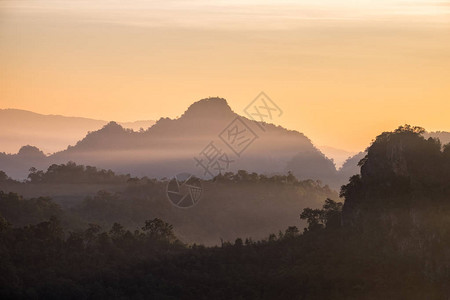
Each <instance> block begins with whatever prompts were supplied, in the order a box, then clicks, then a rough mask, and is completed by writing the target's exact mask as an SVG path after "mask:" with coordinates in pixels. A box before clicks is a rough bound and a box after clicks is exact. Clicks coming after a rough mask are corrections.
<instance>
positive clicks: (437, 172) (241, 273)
mask: <svg viewBox="0 0 450 300" xmlns="http://www.w3.org/2000/svg"><path fill="white" fill-rule="evenodd" d="M360 165H361V175H359V176H354V177H352V178H351V180H350V182H349V183H348V184H347V185H345V186H344V187H343V188H342V191H341V195H342V196H343V197H345V202H344V205H343V208H342V205H341V204H339V203H338V202H336V201H333V200H331V199H327V200H326V201H325V204H324V205H323V207H322V208H307V209H304V210H303V212H301V211H299V212H298V215H299V216H300V217H301V218H302V219H304V220H306V222H307V227H306V228H305V229H304V230H303V232H300V230H299V229H298V228H297V227H296V226H294V225H295V224H293V226H290V227H288V228H287V229H286V230H285V231H283V232H279V233H278V234H272V235H270V236H268V237H267V238H266V239H263V240H259V241H256V242H255V241H253V240H252V239H251V238H246V239H244V240H243V239H240V238H238V239H236V240H235V241H233V242H227V241H224V242H223V243H222V245H221V246H217V247H204V246H200V245H195V244H192V245H186V244H183V243H181V242H180V241H179V240H178V239H177V238H176V236H175V235H174V231H173V230H174V228H173V227H172V225H169V224H168V223H166V222H165V221H163V220H161V219H158V218H154V219H150V220H147V221H145V222H143V223H142V224H141V228H140V229H139V230H136V231H130V230H126V229H125V228H124V227H123V226H122V225H120V224H118V223H116V224H113V226H111V227H110V228H108V229H107V230H102V229H101V228H100V227H99V226H98V225H95V224H91V225H89V227H88V228H85V229H84V230H82V231H71V232H64V231H63V229H62V228H63V224H62V222H61V221H59V220H58V219H56V218H54V217H50V218H49V219H48V221H45V222H41V223H39V224H37V225H30V226H25V227H21V228H14V227H12V226H10V225H8V223H7V221H6V220H5V219H3V220H2V222H1V225H0V230H1V231H0V245H1V247H0V255H1V257H2V260H1V266H0V267H1V270H2V272H1V273H0V296H1V298H2V299H8V298H10V299H24V298H26V299H28V298H33V299H63V298H64V299H128V298H133V299H448V298H449V296H450V289H449V286H448V282H449V280H450V277H449V274H450V272H449V271H450V259H449V257H450V250H449V249H450V232H449V230H448V228H450V224H449V218H448V215H449V212H450V184H449V182H450V145H446V146H444V147H442V146H441V145H440V143H439V142H438V141H436V140H433V139H425V138H424V137H423V136H422V129H420V128H417V127H414V128H413V127H410V126H403V127H400V128H399V129H397V130H396V131H394V132H386V133H383V134H381V135H380V136H378V137H377V139H376V140H375V142H374V143H373V144H372V146H371V147H370V148H369V149H368V154H367V156H366V157H365V158H364V159H363V160H361V162H360ZM3 177H4V176H3ZM4 180H8V179H7V178H6V179H5V178H4ZM8 195H9V194H8ZM8 195H6V194H3V195H2V201H5V200H4V199H8V198H9V197H12V196H11V195H9V196H8ZM324 200H325V199H324ZM41 207H42V205H41ZM341 209H342V211H341ZM62 220H64V219H62Z"/></svg>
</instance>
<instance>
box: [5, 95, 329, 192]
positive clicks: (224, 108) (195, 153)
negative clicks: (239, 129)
mask: <svg viewBox="0 0 450 300" xmlns="http://www.w3.org/2000/svg"><path fill="white" fill-rule="evenodd" d="M237 117H238V115H237V114H236V113H235V112H233V111H232V109H231V108H230V107H229V105H228V103H227V102H226V100H225V99H222V98H208V99H203V100H200V101H198V102H195V103H194V104H192V105H191V106H190V107H189V108H188V109H187V110H186V112H185V113H184V114H183V115H182V116H181V117H179V118H178V119H169V118H161V119H160V120H158V121H157V122H156V123H155V125H153V126H152V127H150V128H149V129H147V130H145V131H142V132H133V131H131V130H127V129H124V128H123V127H122V126H121V125H119V124H117V123H115V122H110V123H108V124H107V125H105V126H104V127H103V128H102V129H100V130H97V131H94V132H90V133H89V134H87V135H86V136H85V137H84V138H83V139H82V140H80V141H79V142H78V143H76V144H75V145H74V146H69V147H68V148H67V149H66V150H64V151H60V152H57V153H55V154H53V155H50V156H48V157H46V158H43V159H42V160H41V161H40V162H36V161H32V162H31V161H30V162H29V163H28V164H27V163H26V161H22V162H21V164H20V166H21V167H20V170H19V169H18V168H16V167H13V166H11V165H10V164H9V165H8V164H5V163H4V162H5V161H8V160H9V161H13V160H14V159H13V158H12V156H11V155H3V156H0V163H1V166H0V169H5V170H4V171H6V172H7V174H8V175H10V176H11V177H15V178H18V177H19V178H24V177H25V176H26V174H27V171H28V168H30V167H32V166H34V167H36V168H46V166H48V165H50V164H53V163H66V162H67V161H74V162H76V163H79V164H88V165H95V166H97V167H100V168H107V169H112V170H114V171H116V172H119V173H131V174H132V175H136V176H150V177H160V178H161V177H169V176H170V177H171V176H173V175H175V174H177V173H179V172H191V173H194V174H197V175H199V176H202V175H204V174H205V173H204V170H203V169H202V168H201V167H200V166H196V161H195V160H194V157H196V158H198V159H200V158H201V157H202V156H201V154H200V152H202V150H204V149H205V148H206V147H207V146H208V144H210V143H211V142H213V145H214V146H216V147H218V148H219V149H220V150H221V151H222V153H226V154H227V156H228V159H229V161H231V162H229V167H228V168H227V169H224V170H222V172H225V171H237V170H238V169H245V170H248V171H249V172H258V173H265V174H268V175H271V174H276V173H286V172H287V171H289V170H290V171H292V172H293V173H294V175H295V176H297V177H298V178H299V179H314V180H315V179H320V180H322V181H323V182H324V183H328V182H330V183H332V182H333V180H334V179H335V176H336V175H337V174H336V169H335V167H334V164H333V162H332V161H331V160H330V159H328V158H326V157H325V156H324V155H323V154H322V153H321V152H320V151H319V150H318V149H317V148H315V147H314V145H313V144H312V142H311V141H310V140H309V139H308V138H307V137H306V136H305V135H304V134H302V133H299V132H297V131H291V130H287V129H285V128H282V127H280V126H275V125H273V124H267V123H258V122H256V121H252V120H249V119H247V118H244V117H241V118H240V120H241V122H243V123H244V124H245V125H244V126H247V128H248V130H249V131H252V132H253V134H254V135H256V136H257V138H256V139H255V140H254V142H253V143H252V144H250V145H249V146H248V147H247V148H246V149H245V151H243V152H242V153H241V154H240V157H239V156H238V155H236V154H235V153H234V152H233V151H232V149H231V148H230V147H229V146H227V144H226V143H225V142H224V141H223V140H222V139H221V138H220V137H219V135H221V133H222V137H223V138H225V140H226V138H227V137H228V135H229V134H230V132H228V131H225V129H226V128H229V129H230V128H231V127H232V126H233V125H232V126H231V127H230V124H231V123H232V122H233V121H234V120H235V119H236V118H237ZM261 128H263V130H262V129H261ZM247 132H248V131H247ZM4 165H8V168H4V167H3V166H4ZM25 166H26V168H25ZM224 167H225V166H224Z"/></svg>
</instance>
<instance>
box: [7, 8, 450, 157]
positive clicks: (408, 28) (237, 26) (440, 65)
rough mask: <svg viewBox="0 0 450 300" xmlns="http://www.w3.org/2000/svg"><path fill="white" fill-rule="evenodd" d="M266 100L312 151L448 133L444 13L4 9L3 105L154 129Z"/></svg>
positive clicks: (449, 46)
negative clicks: (203, 107)
mask: <svg viewBox="0 0 450 300" xmlns="http://www.w3.org/2000/svg"><path fill="white" fill-rule="evenodd" d="M261 91H264V92H265V93H266V94H267V95H269V96H270V97H271V99H272V100H273V101H274V102H276V104H277V105H278V106H279V107H280V108H281V109H282V110H283V115H282V116H281V117H280V118H278V119H276V120H274V122H275V123H276V124H278V125H281V126H284V127H286V128H289V129H294V130H298V131H300V132H303V133H305V134H306V135H307V136H308V137H310V138H311V139H312V140H313V142H314V143H315V144H316V145H327V146H331V147H335V148H340V149H345V150H347V151H360V150H362V149H364V148H365V147H367V146H368V145H369V143H370V141H371V140H372V139H373V138H374V137H375V136H376V135H377V134H379V133H381V132H382V131H385V130H393V129H395V128H396V127H398V126H399V125H401V124H405V123H408V124H412V125H418V126H422V127H425V128H426V129H427V130H430V131H435V130H442V131H450V118H448V115H449V112H450V101H449V100H450V2H449V1H433V0H431V1H422V0H417V1H392V0H377V1H370V0H360V1H338V0H315V1H312V0H303V1H282V0H281V1H275V0H266V1H263V0H261V1H236V0H228V1H218V0H210V1H205V0H165V1H159V0H157V1H141V0H127V1H116V0H88V1H84V0H77V1H69V0H55V1H40V0H12V1H10V0H0V108H18V109H25V110H31V111H34V112H38V113H43V114H60V115H67V116H82V117H89V118H96V119H103V120H116V121H134V120H149V119H150V120H156V119H159V118H160V117H171V118H175V117H177V116H180V115H181V114H182V113H183V112H184V111H185V110H186V108H187V107H188V106H189V105H190V104H191V103H193V102H195V101H197V100H200V99H202V98H206V97H210V96H219V97H223V98H226V99H227V101H228V103H229V104H230V106H231V107H232V109H233V110H234V111H235V112H237V113H240V114H244V112H243V110H244V108H245V107H246V106H247V104H248V103H250V102H251V101H252V100H253V99H254V98H255V97H256V96H257V95H258V94H259V93H260V92H261Z"/></svg>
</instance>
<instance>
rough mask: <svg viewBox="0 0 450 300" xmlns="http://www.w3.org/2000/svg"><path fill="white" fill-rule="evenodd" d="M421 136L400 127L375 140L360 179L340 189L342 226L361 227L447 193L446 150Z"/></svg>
mask: <svg viewBox="0 0 450 300" xmlns="http://www.w3.org/2000/svg"><path fill="white" fill-rule="evenodd" d="M422 133H423V131H421V130H420V128H412V127H400V128H399V129H397V130H396V131H394V132H385V133H383V134H381V135H380V136H378V137H377V139H376V140H375V142H374V143H373V144H372V145H371V146H370V147H369V149H368V152H367V155H366V157H365V158H363V159H362V160H361V162H360V165H361V175H355V176H353V177H352V178H351V179H350V182H349V183H348V184H347V185H345V186H343V188H342V191H341V195H342V196H344V197H345V204H344V208H343V220H344V223H345V224H349V225H356V224H358V223H361V224H362V223H364V219H365V218H369V216H370V218H372V217H375V218H377V214H378V213H380V212H382V211H384V210H389V209H391V208H402V209H406V210H408V209H410V208H412V207H414V206H415V205H418V203H420V202H423V201H427V200H425V199H427V198H429V199H434V198H436V197H441V196H442V195H443V194H442V193H440V192H441V191H442V190H445V191H446V192H448V189H449V187H450V177H449V168H448V165H449V161H448V157H447V156H448V155H447V152H448V151H449V147H446V148H445V150H444V151H441V149H442V147H441V144H440V142H439V140H436V139H433V138H429V139H425V138H424V137H423V136H422ZM372 221H373V220H372ZM372 221H371V222H372Z"/></svg>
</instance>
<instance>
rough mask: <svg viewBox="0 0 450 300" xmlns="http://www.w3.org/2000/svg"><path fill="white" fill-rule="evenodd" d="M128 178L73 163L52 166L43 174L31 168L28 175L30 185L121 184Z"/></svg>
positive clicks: (109, 171) (127, 176)
mask: <svg viewBox="0 0 450 300" xmlns="http://www.w3.org/2000/svg"><path fill="white" fill-rule="evenodd" d="M130 178H131V176H130V175H129V174H127V175H117V174H115V173H114V172H113V171H111V170H104V169H100V170H98V169H97V168H96V167H92V166H86V167H85V166H83V165H77V164H76V163H74V162H68V163H67V164H60V165H57V164H53V165H51V166H49V167H48V169H47V171H45V172H44V171H42V170H37V169H36V168H34V167H32V168H31V169H30V173H29V174H28V179H29V181H30V182H31V183H121V182H126V181H127V180H129V179H130Z"/></svg>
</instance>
